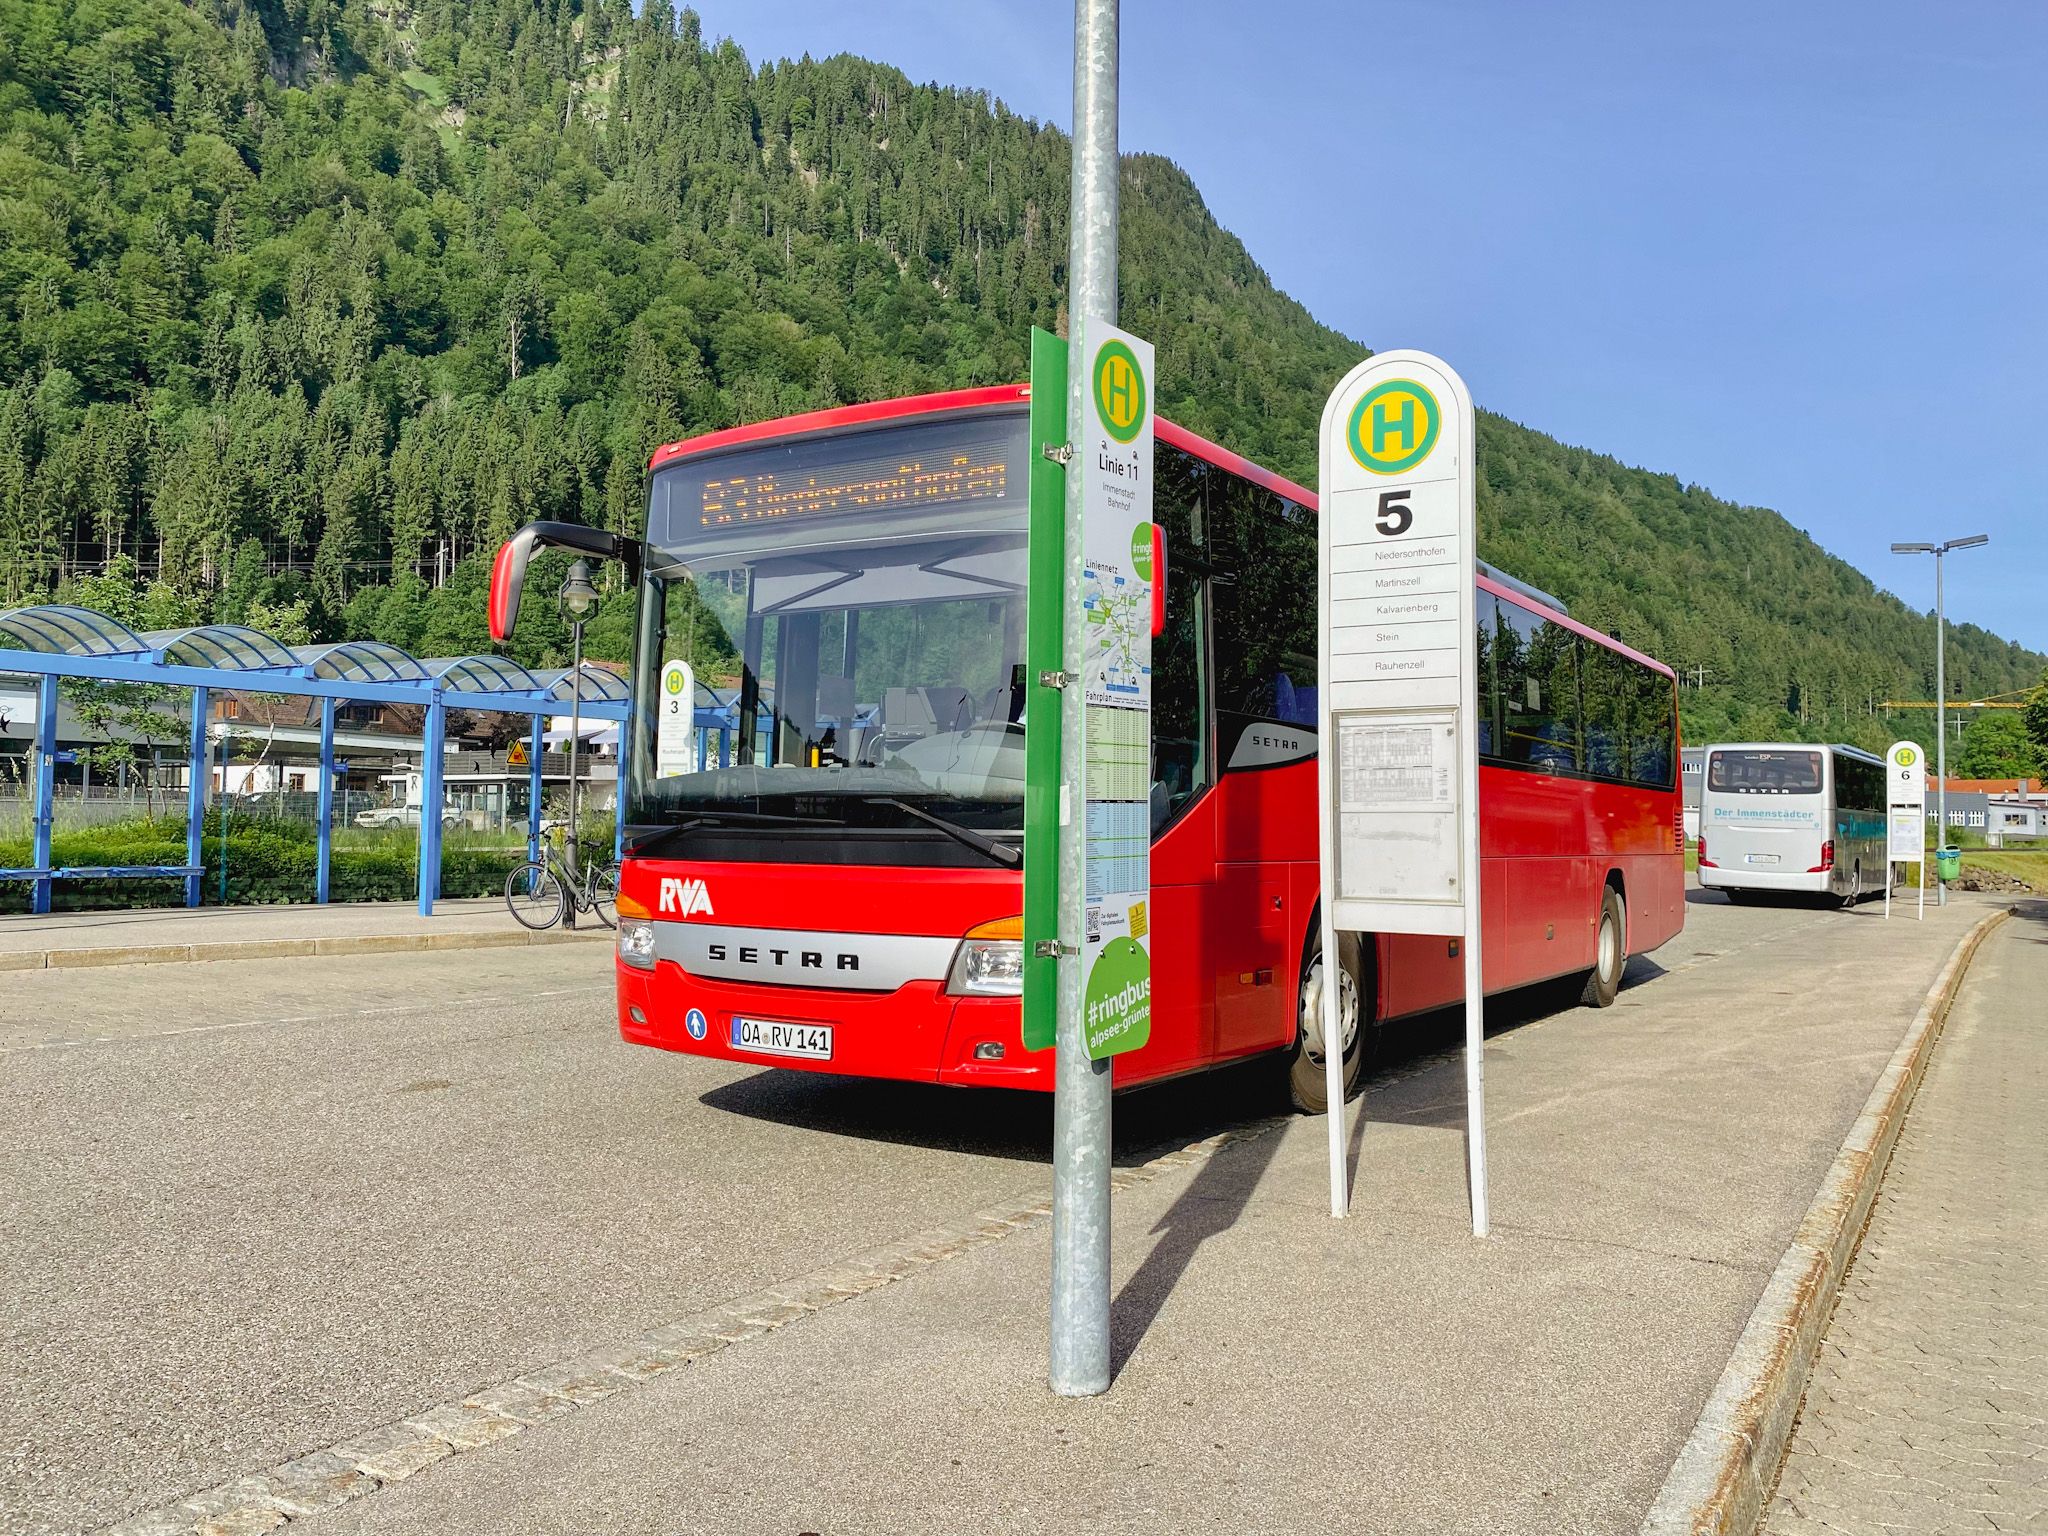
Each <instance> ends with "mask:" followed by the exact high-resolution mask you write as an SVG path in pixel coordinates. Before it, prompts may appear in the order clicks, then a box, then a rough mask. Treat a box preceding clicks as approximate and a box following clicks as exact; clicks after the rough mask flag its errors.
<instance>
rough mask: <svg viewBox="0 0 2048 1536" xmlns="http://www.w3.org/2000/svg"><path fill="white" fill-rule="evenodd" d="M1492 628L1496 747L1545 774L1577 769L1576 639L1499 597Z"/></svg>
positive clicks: (1505, 756)
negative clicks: (1498, 696) (1497, 679)
mask: <svg viewBox="0 0 2048 1536" xmlns="http://www.w3.org/2000/svg"><path fill="white" fill-rule="evenodd" d="M1499 604H1500V623H1499V624H1498V625H1497V626H1496V627H1495V629H1494V656H1495V662H1494V665H1495V669H1496V671H1497V672H1498V673H1499V676H1500V693H1501V749H1500V756H1501V758H1502V759H1503V760H1505V761H1507V762H1510V763H1521V764H1526V765H1527V766H1529V767H1531V768H1538V769H1543V770H1545V771H1548V772H1551V773H1558V772H1573V771H1576V770H1577V769H1578V767H1579V762H1580V758H1579V676H1578V650H1579V647H1578V640H1579V637H1578V636H1577V635H1576V634H1574V633H1572V631H1571V630H1569V629H1566V628H1565V627H1564V626H1563V625H1562V624H1553V623H1551V622H1550V621H1549V620H1548V619H1544V618H1539V617H1538V616H1537V615H1536V614H1533V613H1531V612H1530V611H1529V610H1528V609H1526V608H1524V607H1523V606H1522V605H1521V604H1520V603H1517V602H1512V601H1510V600H1509V599H1507V598H1501V599H1500V600H1499Z"/></svg>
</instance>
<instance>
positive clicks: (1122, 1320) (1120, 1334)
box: [1109, 1136, 1280, 1380]
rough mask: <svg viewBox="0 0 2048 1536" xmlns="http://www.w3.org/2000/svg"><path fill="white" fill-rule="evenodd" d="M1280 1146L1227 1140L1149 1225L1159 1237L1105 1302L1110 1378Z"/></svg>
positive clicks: (1236, 1213)
mask: <svg viewBox="0 0 2048 1536" xmlns="http://www.w3.org/2000/svg"><path fill="white" fill-rule="evenodd" d="M1279 1149H1280V1138H1279V1137H1278V1136H1254V1137H1252V1138H1251V1139H1250V1140H1248V1141H1237V1142H1232V1143H1231V1144H1230V1145H1228V1146H1226V1147H1224V1148H1223V1149H1222V1150H1221V1151H1219V1152H1217V1153H1216V1154H1215V1156H1213V1157H1211V1158H1210V1159H1209V1160H1208V1161H1207V1162H1206V1163H1204V1164H1202V1166H1201V1168H1200V1170H1199V1171H1198V1172H1197V1173H1196V1174H1195V1177H1194V1179H1193V1180H1192V1181H1191V1182H1190V1183H1189V1185H1188V1187H1187V1188H1186V1189H1184V1190H1182V1191H1181V1194H1180V1198H1179V1199H1177V1200H1175V1201H1174V1202H1173V1204H1172V1205H1171V1206H1169V1207H1168V1208H1167V1211H1166V1214H1165V1215H1164V1216H1162V1217H1160V1218H1159V1221H1158V1224H1157V1225H1155V1226H1154V1227H1153V1228H1152V1230H1153V1232H1154V1233H1155V1234H1157V1235H1158V1238H1159V1240H1158V1241H1157V1242H1156V1243H1154V1244H1153V1245H1152V1251H1151V1252H1150V1253H1148V1254H1146V1255H1145V1262H1144V1263H1142V1264H1140V1265H1139V1266H1138V1268H1137V1270H1136V1271H1135V1272H1134V1273H1133V1274H1132V1275H1131V1278H1130V1279H1128V1280H1126V1281H1125V1282H1124V1288H1123V1289H1122V1290H1121V1291H1119V1292H1117V1295H1116V1299H1115V1300H1114V1301H1113V1302H1111V1303H1110V1309H1109V1373H1110V1377H1111V1379H1112V1380H1114V1379H1115V1378H1116V1377H1117V1376H1119V1375H1121V1374H1122V1373H1123V1368H1124V1365H1125V1364H1126V1362H1128V1361H1129V1360H1130V1358H1131V1356H1132V1355H1133V1354H1134V1353H1136V1351H1137V1348H1138V1345H1139V1344H1140V1343H1141V1342H1142V1341H1143V1339H1144V1337H1145V1335H1146V1333H1147V1332H1148V1331H1149V1330H1150V1329H1151V1327H1152V1324H1153V1322H1154V1321H1156V1320H1157V1318H1158V1316H1159V1313H1160V1310H1161V1309H1162V1308H1163V1307H1164V1306H1165V1305H1166V1299H1167V1298H1168V1297H1169V1296H1171V1295H1172V1294H1173V1290H1174V1287H1175V1286H1176V1285H1178V1284H1179V1283H1180V1278H1181V1276H1182V1275H1184V1274H1186V1273H1187V1268H1188V1265H1189V1264H1191V1263H1193V1262H1194V1257H1195V1254H1196V1252H1197V1251H1198V1250H1199V1249H1200V1248H1201V1246H1202V1244H1203V1243H1205V1242H1207V1241H1208V1240H1209V1239H1210V1238H1212V1237H1216V1236H1219V1235H1220V1234H1222V1233H1224V1232H1227V1231H1229V1230H1230V1229H1231V1228H1232V1227H1233V1226H1235V1225H1236V1224H1237V1219H1238V1217H1240V1216H1241V1215H1243V1214H1244V1208H1245V1206H1246V1205H1248V1204H1249V1203H1250V1202H1251V1198H1252V1194H1253V1192H1254V1191H1255V1190H1257V1189H1258V1187H1259V1180H1260V1179H1261V1178H1263V1177H1264V1176H1265V1172H1266V1168H1267V1166H1268V1165H1269V1164H1270V1163H1271V1162H1272V1161H1273V1155H1274V1153H1276V1152H1277V1151H1278V1150H1279Z"/></svg>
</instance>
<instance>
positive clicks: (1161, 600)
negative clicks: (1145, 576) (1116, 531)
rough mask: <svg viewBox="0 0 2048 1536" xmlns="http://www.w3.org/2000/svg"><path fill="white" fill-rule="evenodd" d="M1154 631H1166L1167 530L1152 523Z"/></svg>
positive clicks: (1154, 633) (1160, 632) (1162, 632)
mask: <svg viewBox="0 0 2048 1536" xmlns="http://www.w3.org/2000/svg"><path fill="white" fill-rule="evenodd" d="M1152 633H1153V635H1154V636H1155V637H1157V636H1159V635H1163V634H1165V633H1166V530H1165V529H1164V528H1162V527H1160V526H1159V525H1158V524H1157V523H1154V524H1153V525H1152Z"/></svg>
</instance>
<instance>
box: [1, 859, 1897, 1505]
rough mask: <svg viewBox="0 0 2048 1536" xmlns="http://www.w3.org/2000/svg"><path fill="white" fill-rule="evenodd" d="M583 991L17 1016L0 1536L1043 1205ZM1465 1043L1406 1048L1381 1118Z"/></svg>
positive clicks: (153, 983)
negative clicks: (1015, 1206) (1024, 1205)
mask: <svg viewBox="0 0 2048 1536" xmlns="http://www.w3.org/2000/svg"><path fill="white" fill-rule="evenodd" d="M1695 895H1696V897H1697V896H1698V893H1695ZM1871 916H1872V914H1871V913H1870V912H1869V911H1868V910H1866V912H1864V913H1862V914H1858V917H1857V918H1852V919H1848V920H1847V921H1849V922H1852V923H1855V924H1856V925H1857V927H1858V928H1862V926H1863V920H1865V919H1868V918H1870V917H1871ZM1843 921H1844V920H1843V919H1840V918H1838V917H1836V916H1834V915H1832V914H1827V913H1821V912H1813V911H1802V910H1788V909H1780V908H1733V907H1729V906H1727V905H1726V904H1725V903H1723V902H1722V901H1720V900H1719V899H1718V898H1699V899H1698V900H1697V901H1696V904H1695V906H1694V907H1693V908H1692V909H1691V913H1690V917H1689V921H1688V926H1687V929H1686V932H1685V933H1684V935H1682V936H1681V937H1680V938H1679V939H1678V940H1677V941H1675V942H1674V943H1672V944H1671V945H1668V946H1667V947H1666V948H1665V949H1664V950H1662V951H1660V952H1658V954H1657V955H1655V956H1654V957H1646V958H1639V959H1638V960H1636V961H1635V962H1633V964H1632V968H1631V982H1632V986H1633V987H1635V988H1640V989H1642V990H1641V991H1640V992H1639V993H1638V994H1637V995H1636V996H1635V997H1625V998H1624V1008H1626V1007H1627V1006H1628V1005H1629V1004H1630V1003H1631V1002H1640V1001H1641V999H1642V998H1646V997H1653V996H1654V986H1655V983H1656V981H1657V979H1658V978H1659V977H1660V976H1661V975H1663V974H1664V973H1665V972H1667V971H1670V970H1675V969H1678V968H1680V967H1684V966H1688V965H1693V964H1698V963H1706V962H1709V961H1719V960H1734V959H1737V958H1738V957H1747V958H1745V959H1742V961H1741V963H1743V964H1745V965H1747V966H1750V967H1751V968H1752V969H1754V971H1755V973H1756V976H1757V979H1758V983H1759V986H1760V987H1762V986H1764V985H1765V983H1767V982H1770V981H1773V980H1775V981H1776V982H1779V983H1783V982H1786V981H1789V980H1792V979H1793V978H1794V977H1796V976H1797V974H1798V970H1799V966H1800V957H1801V955H1802V953H1804V952H1805V951H1806V950H1807V949H1808V948H1809V947H1811V946H1816V945H1825V944H1828V943H1830V942H1831V930H1835V931H1839V930H1840V925H1841V923H1842V922H1843ZM1930 937H1932V936H1931V935H1930ZM609 967H610V960H609V955H608V952H607V951H605V950H604V949H602V948H598V947H595V946H593V947H591V948H587V949H586V948H583V947H575V948H560V949H542V950H486V951H476V952H458V953H449V954H423V955H417V956H378V957H370V958H357V959H299V960H288V961H279V962H254V961H244V962H227V963H212V964H200V965H182V966H153V967H129V968H122V969H119V970H112V971H98V972H35V973H26V974H23V975H20V976H17V977H12V978H10V979H9V981H8V983H7V987H6V991H5V994H4V996H5V1005H4V1008H0V1057H4V1065H0V1123H4V1124H6V1125H7V1126H9V1127H10V1135H9V1143H10V1146H9V1155H8V1157H7V1158H6V1159H5V1160H4V1163H0V1302H4V1316H5V1324H4V1326H5V1329H6V1335H7V1347H6V1350H5V1360H4V1362H0V1530H4V1531H6V1532H10V1533H12V1532H36V1533H43V1532H50V1531H63V1530H72V1529H80V1528H91V1527H93V1526H96V1525H100V1524H104V1523H107V1522H110V1521H113V1520H116V1519H119V1518H121V1517H123V1516H126V1515H128V1514H130V1513H132V1512H135V1511H137V1510H141V1509H146V1508H150V1507H153V1506H156V1505H160V1504H163V1503H166V1502H168V1501H171V1500H174V1499H177V1498H179V1497H181V1496H183V1495H186V1494H189V1493H192V1492H194V1491H196V1490H199V1489H202V1488H206V1487H210V1486H212V1485H215V1484H218V1483H221V1482H223V1481H225V1480H227V1479H229V1478H232V1477H234V1476H236V1475H237V1474H240V1473H243V1472H248V1471H251V1470H255V1469H258V1468H263V1467H268V1466H271V1465H274V1464H276V1463H278V1462H280V1461H283V1460H285V1459H286V1458H289V1457H292V1456H296V1455H300V1454H303V1453H305V1452H307V1451H309V1450H313V1449H316V1448H318V1447H322V1446H326V1445H329V1444H332V1443H334V1442H336V1441H339V1440H342V1439H344V1438H345V1437H347V1436H349V1435H351V1434H353V1433H355V1432H357V1431H359V1430H362V1429H364V1428H365V1427H368V1426H373V1425H381V1424H386V1423H389V1422H390V1421H393V1420H395V1419H398V1418H400V1417H402V1416H404V1415H407V1414H412V1413H416V1412H418V1411H419V1410H420V1409H422V1408H423V1407H426V1406H428V1405H431V1404H435V1403H440V1402H444V1401H447V1400H450V1399H453V1398H458V1397H460V1396H462V1395H463V1394H464V1393H466V1392H470V1391H473V1390H475V1389H477V1388H479V1387H481V1386H484V1385H486V1384H489V1383H494V1382H499V1381H503V1380H506V1379H508V1378H510V1377H512V1376H514V1375H517V1374H519V1373H521V1372H524V1371H530V1370H534V1369H536V1368H539V1367H542V1366H545V1365H547V1364H549V1363H550V1362H555V1361H559V1360H562V1359H565V1358H567V1357H570V1356H573V1355H576V1354H578V1353H580V1352H583V1351H587V1350H592V1349H596V1348H598V1347H601V1346H604V1345H607V1344H611V1343H614V1342H616V1341H617V1340H619V1339H621V1338H622V1337H626V1336H629V1335H632V1334H634V1333H636V1332H639V1331H642V1330H645V1329H648V1328H652V1327H655V1326H657V1325H660V1324H664V1323H667V1322H669V1321H670V1320H672V1319H675V1318H677V1317H681V1316H685V1315H688V1314H691V1313H694V1312H698V1311H701V1310H703V1309H706V1308H709V1307H711V1306H712V1305H714V1304H715V1303H717V1302H719V1301H721V1300H723V1299H725V1298H729V1297H732V1296H736V1295H740V1294H743V1293H746V1292H750V1291H754V1290H757V1289H759V1288H760V1287H762V1286H765V1285H768V1284H771V1283H773V1282H776V1281H779V1280H783V1279H786V1278H788V1277H790V1276H794V1275H801V1274H806V1273H809V1272H812V1271H815V1270H817V1269H818V1268H819V1267H820V1266H821V1265H824V1264H826V1263H829V1262H830V1261H832V1260H833V1259H834V1258H836V1257H838V1256H841V1255H846V1254H850V1253H854V1252H857V1251H859V1250H861V1249H864V1248H869V1247H873V1246H875V1245H878V1244H882V1243H886V1242H889V1241H890V1240H892V1239H896V1238H899V1237H901V1236H903V1235H904V1234H906V1233H910V1232H915V1231H918V1230H920V1229H922V1228H926V1227H929V1226H931V1225H933V1224H934V1223H935V1222H939V1221H943V1220H946V1219H950V1218H957V1217H959V1216H960V1215H962V1214H963V1213H965V1212H970V1211H974V1210H976V1209H978V1208H980V1207H983V1206H987V1205H990V1204H994V1203H998V1202H1001V1201H1005V1200H1011V1201H1014V1200H1017V1199H1019V1198H1027V1199H1035V1198H1038V1197H1040V1196H1042V1195H1043V1193H1044V1192H1045V1189H1046V1187H1047V1182H1048V1181H1047V1172H1046V1169H1045V1167H1044V1161H1045V1158H1044V1148H1045V1147H1046V1145H1047V1142H1048V1139H1049V1126H1050V1112H1049V1103H1048V1102H1047V1101H1046V1100H1044V1099H1040V1098H1037V1097H1034V1096H1023V1095H1002V1094H991V1093H964V1092H960V1091H955V1090H943V1089H936V1088H910V1087H901V1086H891V1085H876V1084H867V1083H859V1082H854V1081H849V1080H843V1079H836V1078H818V1077H809V1076H802V1075H797V1074H783V1073H775V1072H757V1071H754V1070H752V1069H748V1068H735V1067H732V1066H729V1065H723V1064H718V1063H713V1062H705V1061H697V1060H692V1059H688V1058H681V1057H673V1056H667V1055H663V1054H660V1053H656V1052H650V1051H645V1050H641V1049H637V1048H630V1047H626V1046H624V1045H622V1044H620V1043H619V1041H618V1040H617V1038H616V1035H615V1034H614V1032H613V1030H612V1027H611V1024H610V1021H609V1006H608V998H609V991H610V981H609ZM1784 990H1786V989H1782V988H1781V989H1780V991H1781V993H1782V992H1783V991H1784ZM1908 990H1910V989H1908ZM1760 995H1761V994H1760ZM1902 995H1903V994H1902ZM1551 1006H1552V1005H1551V1004H1549V1003H1547V1002H1545V1001H1544V1000H1543V999H1539V998H1522V999H1517V1000H1514V1001H1511V1002H1508V1003H1506V1004H1501V1005H1496V1006H1495V1007H1494V1008H1493V1010H1492V1021H1493V1025H1494V1028H1495V1030H1496V1031H1510V1032H1511V1031H1513V1030H1514V1029H1515V1028H1516V1027H1517V1025H1518V1024H1525V1023H1527V1022H1529V1021H1531V1020H1534V1019H1539V1018H1541V1017H1543V1016H1544V1014H1545V1013H1546V1012H1547V1010H1548V1009H1549V1008H1550V1007H1551ZM1457 1028H1458V1026H1457V1022H1456V1020H1455V1019H1447V1018H1441V1017H1440V1018H1437V1019H1433V1020H1430V1021H1425V1022H1423V1023H1421V1024H1418V1025H1410V1026H1405V1027H1402V1028H1400V1029H1399V1030H1398V1031H1397V1032H1396V1034H1395V1037H1394V1039H1393V1040H1392V1041H1391V1042H1390V1051H1389V1060H1388V1062H1387V1064H1386V1065H1385V1066H1383V1067H1382V1069H1381V1076H1380V1078H1379V1081H1381V1082H1388V1081H1392V1080H1396V1079H1399V1078H1400V1077H1402V1076H1404V1075H1413V1074H1414V1072H1415V1071H1416V1070H1417V1068H1418V1066H1421V1065H1426V1064H1427V1063H1428V1062H1429V1061H1430V1060H1431V1059H1432V1058H1434V1057H1435V1056H1436V1055H1438V1054H1440V1053H1441V1052H1442V1051H1444V1050H1446V1049H1449V1048H1451V1047H1453V1046H1454V1044H1455V1041H1456V1038H1457ZM1274 1108H1275V1102H1274V1100H1273V1099H1272V1097H1271V1096H1270V1094H1269V1092H1268V1091H1267V1082H1266V1079H1265V1078H1264V1077H1263V1076H1262V1074H1260V1073H1258V1072H1255V1071H1249V1070H1242V1069H1240V1070H1234V1071H1230V1072H1225V1073H1217V1074H1211V1075H1208V1076H1206V1077H1202V1078H1198V1079H1194V1080H1191V1081H1188V1082H1184V1083H1180V1084H1175V1085H1169V1086H1166V1087H1163V1088H1159V1089H1154V1090H1150V1091H1147V1092H1143V1093H1139V1094H1135V1095H1131V1096H1129V1097H1127V1098H1124V1099H1121V1100H1120V1101H1119V1105H1118V1114H1117V1121H1118V1160H1119V1162H1120V1163H1123V1164H1126V1165H1131V1164H1136V1163H1139V1162H1142V1161H1144V1160H1145V1159H1146V1158H1148V1157H1150V1156H1152V1155H1154V1154H1156V1153H1158V1152H1160V1151H1161V1150H1163V1149H1167V1148H1171V1147H1175V1146H1179V1145H1183V1144H1186V1143H1188V1142H1190V1141H1193V1140H1196V1139H1198V1138H1201V1137H1205V1136H1208V1135H1210V1134H1212V1133H1214V1132H1216V1131H1218V1130H1221V1129H1225V1128H1228V1127H1231V1126H1234V1125H1240V1124H1244V1123H1246V1122H1248V1121H1252V1120H1257V1119H1259V1118H1262V1117H1264V1116H1267V1115H1269V1114H1271V1113H1272V1111H1273V1110H1274ZM860 1304H861V1303H854V1305H856V1306H858V1305H860ZM1719 1363H1720V1362H1719V1361H1718V1360H1714V1361H1708V1362H1704V1363H1703V1369H1705V1370H1706V1372H1707V1375H1708V1377H1709V1378H1711V1375H1712V1374H1713V1373H1714V1372H1715V1371H1717V1370H1718V1368H1719Z"/></svg>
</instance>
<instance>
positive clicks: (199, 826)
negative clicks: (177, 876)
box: [185, 688, 207, 907]
mask: <svg viewBox="0 0 2048 1536" xmlns="http://www.w3.org/2000/svg"><path fill="white" fill-rule="evenodd" d="M206 708H207V697H206V690H205V689H204V688H194V689H193V690H192V753H191V767H190V768H189V769H188V770H187V774H186V779H185V864H186V867H187V868H191V869H196V868H198V867H199V866H200V865H203V864H204V863H205V862H206ZM199 880H200V877H199V876H198V875H187V876H186V877H185V905H186V906H188V907H196V906H198V905H199V899H200V890H199Z"/></svg>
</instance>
